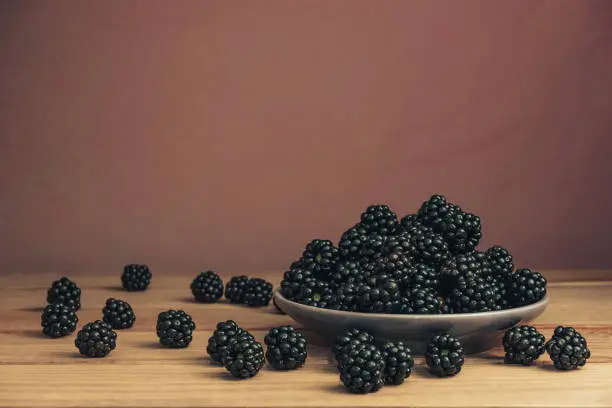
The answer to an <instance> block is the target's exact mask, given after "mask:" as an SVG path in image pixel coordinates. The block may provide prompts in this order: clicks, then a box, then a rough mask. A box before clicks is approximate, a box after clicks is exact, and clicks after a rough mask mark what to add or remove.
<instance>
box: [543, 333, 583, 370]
mask: <svg viewBox="0 0 612 408" xmlns="http://www.w3.org/2000/svg"><path fill="white" fill-rule="evenodd" d="M546 352H547V353H548V355H549V356H550V359H551V360H552V361H553V363H554V365H555V368H556V369H557V370H563V371H567V370H575V369H577V368H578V367H582V366H584V365H585V364H586V363H587V360H588V359H589V358H590V357H591V351H590V350H589V348H588V346H587V341H586V339H585V338H584V337H582V335H581V334H580V333H578V331H576V329H574V328H573V327H563V326H557V327H556V328H555V332H554V334H553V336H552V337H551V338H550V340H548V342H547V343H546Z"/></svg>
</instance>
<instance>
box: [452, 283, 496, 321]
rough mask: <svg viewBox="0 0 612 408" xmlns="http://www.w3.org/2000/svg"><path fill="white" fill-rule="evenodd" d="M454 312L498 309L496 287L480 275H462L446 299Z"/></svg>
mask: <svg viewBox="0 0 612 408" xmlns="http://www.w3.org/2000/svg"><path fill="white" fill-rule="evenodd" d="M446 304H447V306H449V307H450V308H451V310H452V312H453V313H479V312H489V311H492V310H495V309H496V305H497V298H496V293H495V289H494V288H493V287H492V286H491V285H490V284H489V283H487V281H486V280H485V279H484V278H482V277H480V276H474V277H461V278H459V280H458V283H457V286H455V287H454V288H453V289H452V291H451V293H450V295H449V296H448V298H447V301H446Z"/></svg>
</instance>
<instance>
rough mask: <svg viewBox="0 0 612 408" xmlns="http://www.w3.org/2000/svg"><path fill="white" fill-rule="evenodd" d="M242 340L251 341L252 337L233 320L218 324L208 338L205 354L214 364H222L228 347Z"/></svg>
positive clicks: (228, 349) (227, 352)
mask: <svg viewBox="0 0 612 408" xmlns="http://www.w3.org/2000/svg"><path fill="white" fill-rule="evenodd" d="M243 338H249V339H253V336H252V335H251V334H250V333H249V332H247V331H246V330H244V329H243V328H241V327H239V326H238V324H237V323H236V322H235V321H233V320H227V321H225V322H219V323H217V327H216V329H215V331H214V332H213V334H212V335H211V336H210V337H209V338H208V344H207V346H206V352H207V353H208V355H209V356H210V359H211V360H212V361H213V362H214V363H221V364H224V363H225V359H226V357H227V355H228V354H229V351H230V345H231V344H232V343H233V342H235V341H237V339H243Z"/></svg>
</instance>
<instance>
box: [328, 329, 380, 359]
mask: <svg viewBox="0 0 612 408" xmlns="http://www.w3.org/2000/svg"><path fill="white" fill-rule="evenodd" d="M375 341H376V340H375V339H374V336H373V335H372V334H371V333H369V332H368V331H366V330H361V329H357V328H352V329H347V330H345V331H344V332H343V333H342V334H339V335H338V336H336V339H335V340H334V345H333V346H332V352H333V353H334V357H335V359H336V361H337V362H338V363H340V358H341V356H342V353H343V352H344V349H345V348H346V347H347V346H349V345H350V344H352V343H359V344H374V342H375Z"/></svg>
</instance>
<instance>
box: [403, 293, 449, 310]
mask: <svg viewBox="0 0 612 408" xmlns="http://www.w3.org/2000/svg"><path fill="white" fill-rule="evenodd" d="M407 299H408V301H409V302H410V309H411V310H412V312H413V313H415V314H439V313H440V311H441V308H442V306H441V304H440V299H439V298H438V296H437V295H436V293H435V292H434V291H432V290H431V289H425V288H413V289H412V290H410V291H409V292H408V294H407Z"/></svg>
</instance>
